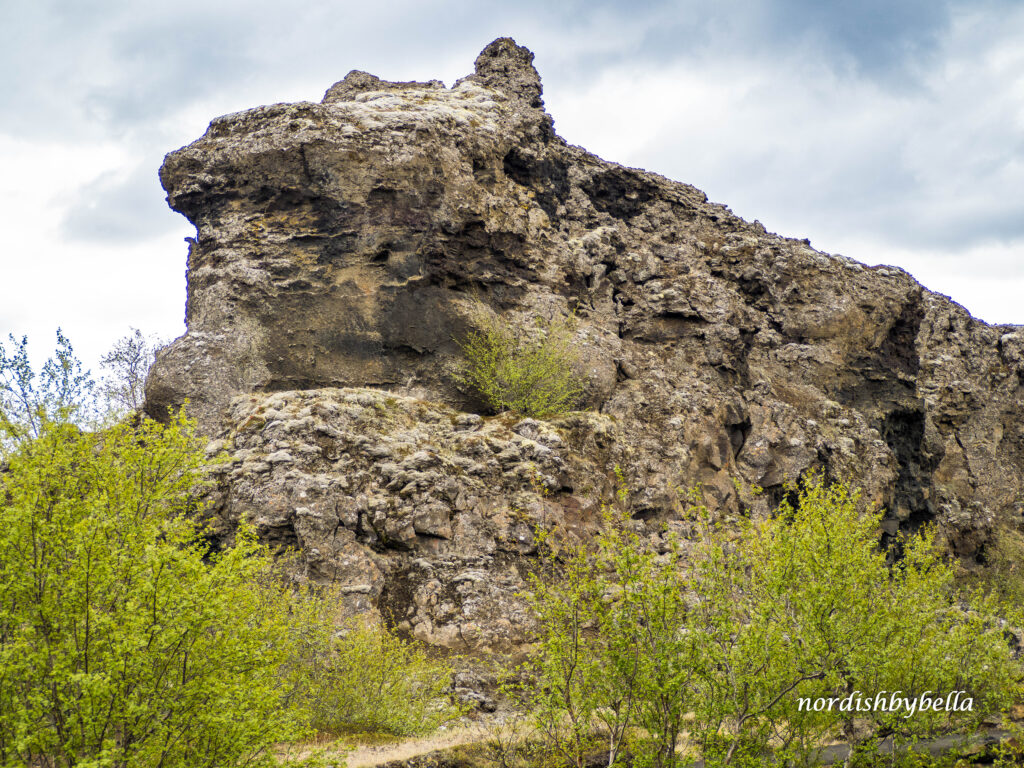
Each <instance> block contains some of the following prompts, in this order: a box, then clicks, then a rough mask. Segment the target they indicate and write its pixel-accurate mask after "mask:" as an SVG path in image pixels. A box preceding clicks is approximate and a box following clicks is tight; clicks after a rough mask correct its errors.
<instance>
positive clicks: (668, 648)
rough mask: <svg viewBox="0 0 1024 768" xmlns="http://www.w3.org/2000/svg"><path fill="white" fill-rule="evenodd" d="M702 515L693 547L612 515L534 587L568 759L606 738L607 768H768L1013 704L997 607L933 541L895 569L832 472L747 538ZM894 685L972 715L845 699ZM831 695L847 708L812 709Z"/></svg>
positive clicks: (544, 714)
mask: <svg viewBox="0 0 1024 768" xmlns="http://www.w3.org/2000/svg"><path fill="white" fill-rule="evenodd" d="M691 512H692V515H693V518H694V522H696V524H697V525H696V528H697V530H698V531H699V535H698V536H697V537H696V539H695V540H694V541H690V542H682V541H678V540H675V539H673V538H672V537H670V536H669V537H666V538H664V539H663V540H662V542H661V544H660V545H659V546H658V547H657V548H656V549H655V548H652V544H651V541H649V540H646V539H641V538H640V537H639V536H638V535H637V534H636V533H635V532H634V529H633V527H632V521H631V520H630V519H629V515H628V510H623V511H621V512H620V513H618V514H606V516H605V521H604V528H603V530H602V532H601V533H600V535H599V536H598V539H597V542H596V546H593V547H589V548H588V547H582V546H578V547H568V548H566V549H564V550H563V551H561V552H560V553H558V555H557V558H556V560H557V565H558V566H560V567H561V569H562V571H563V575H562V577H561V578H559V579H546V580H540V579H538V580H537V581H536V583H535V591H534V596H533V603H534V608H535V610H536V615H537V618H538V620H539V624H540V638H539V640H540V642H539V653H538V654H537V657H536V659H535V666H534V674H535V678H536V679H535V685H534V691H535V693H534V695H533V705H534V708H535V712H536V717H537V719H538V723H539V725H540V732H541V733H542V734H543V735H544V736H545V737H546V741H547V742H548V743H549V744H550V745H551V751H553V752H555V753H556V754H558V755H559V756H560V757H562V758H563V759H565V760H566V761H567V762H569V763H570V764H572V765H576V766H581V765H583V764H584V763H585V762H586V760H587V755H588V752H589V751H593V749H594V747H595V745H596V744H597V743H600V744H601V745H602V747H601V748H602V749H604V750H606V751H607V754H608V760H609V765H611V764H612V763H614V761H615V760H616V758H617V757H618V756H620V755H622V754H623V752H624V750H625V749H626V744H627V743H628V750H629V752H630V753H631V754H632V756H633V760H634V764H636V765H653V766H658V767H659V768H661V767H666V768H667V767H671V766H676V765H680V764H681V763H682V762H684V761H683V755H682V754H681V751H680V750H681V749H683V748H687V747H689V748H691V749H697V750H699V751H700V753H701V756H702V757H703V759H704V764H705V765H706V766H716V765H760V764H763V762H764V760H765V755H766V753H767V752H769V751H774V752H775V753H776V758H780V759H786V760H790V761H794V762H795V763H796V764H812V763H813V762H814V761H815V760H816V758H817V755H818V751H819V749H820V745H821V744H822V743H823V740H826V738H827V737H841V738H844V739H845V740H847V741H848V742H849V743H850V744H851V745H852V746H853V747H855V748H858V749H859V748H862V747H865V746H868V745H869V744H870V742H871V740H872V739H873V738H876V737H877V736H880V735H885V734H891V735H893V736H894V737H895V738H896V739H897V740H898V741H901V742H902V743H906V742H912V741H913V740H915V739H919V738H922V737H924V736H926V735H928V734H930V733H933V732H936V731H937V730H940V729H944V728H962V729H969V728H972V727H974V726H975V725H976V724H977V723H978V722H979V721H980V719H982V718H983V717H985V716H986V715H988V714H990V713H992V712H996V711H999V710H1000V709H1002V708H1004V707H1005V706H1007V705H1008V704H1009V703H1011V701H1012V696H1013V695H1014V694H1015V693H1016V692H1017V686H1018V682H1019V679H1020V669H1019V665H1018V664H1017V662H1015V661H1014V659H1013V658H1012V654H1011V650H1010V648H1009V646H1008V644H1007V642H1006V639H1005V637H1004V635H1003V632H1002V628H1001V624H1000V622H999V620H998V618H997V615H996V614H997V605H996V604H995V602H994V601H993V600H991V599H989V598H986V597H984V596H975V597H972V598H970V600H969V601H968V604H967V605H964V604H962V602H961V600H962V597H961V596H959V595H958V594H957V593H955V592H954V590H953V574H954V564H952V563H949V562H946V561H945V560H943V558H942V557H941V555H940V553H939V551H938V549H937V547H936V546H935V542H934V536H933V533H932V532H931V531H929V530H924V531H922V532H921V533H920V534H918V535H916V536H911V537H908V538H907V540H906V541H905V542H904V547H903V552H904V554H903V557H902V559H901V560H900V561H899V562H898V563H897V564H896V565H894V566H891V567H890V566H889V565H888V564H887V562H886V554H885V552H884V551H882V550H881V549H880V548H879V546H878V530H879V523H880V515H879V514H877V513H870V512H868V513H865V512H863V511H862V505H861V504H860V503H859V498H858V497H857V495H856V494H855V493H853V492H851V491H849V490H848V489H847V488H846V487H845V486H843V485H841V484H836V485H831V486H826V485H825V484H824V483H823V482H822V481H821V480H820V478H811V479H810V480H808V481H807V482H805V483H804V484H803V485H802V487H801V488H800V489H799V500H798V502H797V504H796V505H790V504H789V503H788V502H784V503H783V504H782V505H781V506H780V507H779V509H778V510H777V512H776V514H775V515H774V516H773V517H771V518H770V519H767V520H761V521H746V522H744V523H741V524H740V525H739V526H738V530H737V529H736V528H733V529H730V530H726V529H724V528H722V527H720V526H717V525H715V524H714V523H713V522H712V520H711V516H710V515H709V514H708V512H707V510H705V509H704V508H703V507H702V506H700V505H699V504H696V505H695V506H694V507H693V508H692V510H691ZM659 550H660V553H659ZM553 564H554V562H553ZM552 570H554V569H552ZM883 691H884V692H886V698H887V699H889V698H890V697H891V696H892V695H893V694H895V693H896V692H900V696H901V697H903V698H905V699H911V698H916V697H920V696H921V695H922V694H926V693H928V692H930V694H931V695H932V696H933V697H935V696H938V695H940V694H941V695H942V696H945V694H946V693H948V692H952V691H964V692H966V693H965V696H969V697H972V699H973V705H974V706H973V709H972V711H959V712H958V711H935V710H934V709H933V710H931V711H928V712H924V711H920V712H916V713H914V714H913V715H912V716H907V713H908V710H907V709H906V708H904V709H902V710H891V709H872V710H863V711H850V710H849V708H846V709H844V708H843V707H841V706H840V705H839V702H840V701H841V700H842V699H844V698H846V697H848V696H851V695H860V696H861V697H863V698H874V697H875V695H876V694H879V693H882V692H883ZM818 698H822V699H830V700H832V702H833V704H832V705H831V706H829V707H827V708H817V709H815V708H811V707H809V706H807V701H813V700H815V699H818ZM801 700H804V703H801ZM684 731H685V732H686V734H685V738H684Z"/></svg>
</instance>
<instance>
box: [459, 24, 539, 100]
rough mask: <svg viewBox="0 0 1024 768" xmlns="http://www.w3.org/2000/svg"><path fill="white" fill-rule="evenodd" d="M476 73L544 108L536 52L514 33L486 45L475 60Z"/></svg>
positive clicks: (494, 86)
mask: <svg viewBox="0 0 1024 768" xmlns="http://www.w3.org/2000/svg"><path fill="white" fill-rule="evenodd" d="M475 67H476V77H477V78H478V79H479V80H480V81H481V82H482V83H484V84H485V85H488V86H490V87H491V88H495V89H497V90H501V91H505V92H506V93H508V94H510V95H514V96H518V97H519V98H522V99H523V100H524V101H526V102H527V103H528V104H529V105H530V106H531V107H537V108H538V109H539V108H543V106H544V102H543V101H542V100H541V93H542V90H543V89H542V88H541V84H540V75H539V74H538V73H537V70H536V69H535V68H534V66H533V52H532V51H530V50H529V49H528V48H524V47H523V46H521V45H517V44H516V41H515V40H513V39H512V38H511V37H499V38H498V39H497V40H495V41H494V42H493V43H491V44H490V45H488V46H487V47H486V48H484V49H483V50H482V51H481V52H480V55H479V56H477V57H476V62H475Z"/></svg>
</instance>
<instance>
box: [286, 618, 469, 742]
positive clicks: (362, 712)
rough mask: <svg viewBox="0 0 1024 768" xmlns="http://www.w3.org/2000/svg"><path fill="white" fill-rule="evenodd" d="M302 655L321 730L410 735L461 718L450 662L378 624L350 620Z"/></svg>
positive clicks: (307, 688)
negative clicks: (335, 633)
mask: <svg viewBox="0 0 1024 768" xmlns="http://www.w3.org/2000/svg"><path fill="white" fill-rule="evenodd" d="M304 656H305V662H304V664H303V667H302V674H303V676H304V678H305V684H304V685H305V692H304V696H305V697H306V700H307V701H308V704H309V707H310V709H311V711H312V717H313V724H314V726H315V727H316V728H317V730H319V731H322V732H327V733H335V734H343V733H346V732H358V731H371V732H382V733H391V734H395V735H398V736H410V735H416V734H422V733H427V732H429V731H433V730H435V729H436V728H437V727H438V726H440V725H442V724H444V723H447V722H450V721H451V720H454V719H456V718H458V717H460V716H461V715H462V714H463V711H462V709H461V708H460V707H459V706H457V705H456V704H455V703H453V702H452V701H451V699H450V690H451V683H452V668H451V666H450V664H448V663H447V662H446V661H444V660H443V659H432V658H430V657H429V656H428V655H427V654H426V652H425V651H424V650H423V648H422V647H420V646H419V645H417V644H415V643H413V642H409V641H405V640H402V639H401V638H399V637H397V636H396V635H394V634H393V633H392V632H390V631H388V630H387V629H385V628H383V627H380V626H378V625H375V624H369V623H363V622H359V621H353V622H350V623H349V625H348V627H347V628H346V629H344V630H343V631H342V632H340V633H339V634H338V636H336V637H335V638H333V639H332V640H330V641H329V642H328V643H327V644H326V645H324V644H320V645H316V644H314V645H311V646H309V647H307V648H306V651H305V653H304Z"/></svg>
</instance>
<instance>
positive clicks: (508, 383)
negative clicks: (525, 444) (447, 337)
mask: <svg viewBox="0 0 1024 768" xmlns="http://www.w3.org/2000/svg"><path fill="white" fill-rule="evenodd" d="M473 320H474V322H475V324H476V326H477V329H476V330H474V331H471V332H470V333H469V334H468V335H467V337H466V339H465V340H464V341H462V342H461V343H460V347H461V348H462V352H463V355H464V356H465V364H464V367H463V370H462V372H461V374H460V378H461V381H462V383H464V384H466V385H468V386H469V387H471V388H472V389H474V390H476V391H477V392H478V393H479V395H480V396H481V397H482V398H483V399H484V401H485V402H486V403H487V405H488V406H489V407H490V408H492V409H493V410H494V411H495V412H498V413H500V412H502V411H514V412H516V413H519V414H522V415H524V416H531V417H533V418H540V419H544V418H550V417H552V416H557V415H559V414H562V413H565V412H566V411H569V410H571V409H572V408H573V407H574V406H576V405H577V404H578V403H579V401H580V398H581V396H582V394H583V387H582V385H581V383H580V380H579V377H578V376H577V374H576V372H575V368H576V367H577V366H578V364H579V355H578V353H577V352H576V350H575V348H574V346H573V331H572V322H571V320H569V319H557V320H541V319H538V320H537V323H536V325H535V326H534V327H526V326H521V325H515V324H508V323H506V322H505V321H503V320H502V318H500V317H497V316H495V315H494V314H492V313H491V312H490V311H489V310H487V308H486V307H484V306H483V305H482V304H479V305H478V306H477V307H476V308H475V310H474V312H473Z"/></svg>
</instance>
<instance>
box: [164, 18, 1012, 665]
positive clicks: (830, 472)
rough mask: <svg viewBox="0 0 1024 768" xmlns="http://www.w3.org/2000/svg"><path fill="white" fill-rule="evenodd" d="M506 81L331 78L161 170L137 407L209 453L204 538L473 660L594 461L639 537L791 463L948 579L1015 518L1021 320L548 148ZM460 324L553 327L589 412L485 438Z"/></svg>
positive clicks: (546, 127)
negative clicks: (255, 543)
mask: <svg viewBox="0 0 1024 768" xmlns="http://www.w3.org/2000/svg"><path fill="white" fill-rule="evenodd" d="M532 58H533V56H532V54H531V53H530V52H529V51H527V50H526V49H524V48H521V47H519V46H517V45H516V44H515V43H514V42H513V41H512V40H510V39H507V38H503V39H500V40H496V41H495V42H493V43H491V44H490V45H489V46H488V47H487V48H486V49H485V50H484V51H483V53H481V54H480V56H479V58H478V59H477V62H476V71H475V73H474V74H472V75H469V76H468V77H466V78H463V79H462V80H459V81H458V82H457V83H455V84H454V85H453V86H452V87H451V88H446V87H445V86H444V84H442V83H441V82H439V81H431V82H427V83H416V82H409V83H390V82H385V81H382V80H380V79H378V78H376V77H374V76H372V75H369V74H367V73H365V72H352V73H350V74H349V75H348V76H347V77H346V78H345V79H344V80H342V81H341V82H340V83H337V84H335V85H334V86H332V87H331V88H330V89H329V90H328V91H327V94H326V95H325V97H324V99H323V101H322V102H321V103H319V104H314V103H307V102H303V103H297V104H275V105H271V106H264V107H258V108H256V109H251V110H248V111H245V112H240V113H237V114H232V115H227V116H225V117H221V118H218V119H216V120H214V121H213V122H212V123H211V124H210V127H209V129H208V131H207V132H206V134H205V135H204V136H203V137H202V138H200V139H199V140H198V141H196V142H194V143H193V144H190V145H189V146H187V147H184V148H183V149H180V150H178V151H176V152H173V153H171V154H170V155H168V156H167V159H166V161H165V162H164V165H163V168H162V169H161V180H162V182H163V184H164V187H165V188H166V190H167V192H168V200H169V202H170V205H171V207H172V208H174V209H175V210H177V211H179V212H181V213H183V214H184V215H185V216H187V217H188V219H189V220H190V221H192V222H193V223H194V224H195V226H196V229H197V235H196V238H195V239H194V240H192V241H191V244H190V248H189V256H188V301H187V309H186V320H187V327H188V332H187V333H186V334H185V335H184V336H183V337H181V338H180V339H178V340H177V341H175V342H174V343H173V344H171V345H170V347H169V348H167V349H165V350H164V351H163V352H162V353H160V354H159V355H158V358H157V361H156V364H155V365H154V367H153V370H152V372H151V375H150V378H149V381H148V384H147V405H146V408H147V411H148V412H149V413H150V414H151V415H153V416H156V417H162V416H163V415H164V414H166V409H167V407H168V406H177V405H180V404H181V403H182V402H184V401H185V400H186V399H188V400H189V402H190V408H191V410H192V413H193V414H194V415H195V416H197V418H198V419H199V420H200V424H201V426H202V429H203V430H204V431H205V432H206V433H207V434H209V435H210V436H211V438H216V442H215V445H216V446H219V447H225V448H227V450H228V451H229V452H230V453H231V454H232V455H233V457H234V462H235V463H234V464H233V465H231V468H230V469H229V470H225V471H224V473H223V474H222V483H221V488H220V491H219V494H220V495H219V496H218V501H217V503H216V505H215V513H216V514H217V515H219V516H220V518H221V519H222V520H224V521H225V522H227V523H231V521H233V520H236V519H237V518H238V516H239V515H241V514H243V513H245V514H250V515H251V516H253V517H254V519H256V520H257V522H258V524H259V525H260V526H261V529H262V530H263V532H264V534H265V535H266V536H268V537H269V538H271V539H275V540H280V541H281V542H282V543H290V544H298V545H299V547H300V548H301V549H302V551H303V552H304V553H305V558H306V564H305V567H306V569H307V573H308V575H309V576H310V578H313V579H315V580H319V581H338V582H340V583H342V584H343V585H345V586H346V588H350V590H349V593H348V594H349V595H350V597H351V600H352V606H351V607H352V610H361V609H372V610H382V609H385V608H386V609H387V611H388V612H389V613H390V615H391V616H392V617H393V618H394V620H395V621H396V622H399V623H402V622H404V623H405V624H406V626H407V627H409V628H410V631H414V632H415V633H416V634H418V635H420V636H422V637H424V638H425V639H428V640H430V641H431V642H435V643H439V644H443V645H450V646H459V644H460V643H461V644H462V646H468V647H472V648H480V647H495V648H498V647H506V646H512V645H515V644H516V643H517V642H520V641H522V639H523V637H525V635H524V634H523V632H524V631H525V630H524V627H525V626H526V625H525V624H524V621H525V620H524V619H523V618H522V615H523V614H522V607H521V605H520V604H519V602H517V600H518V598H516V596H515V593H516V591H517V589H519V588H521V586H522V584H523V583H524V582H523V578H524V573H525V572H526V571H528V570H529V567H530V562H531V560H530V559H531V557H532V555H531V552H530V546H531V545H530V543H529V541H528V537H527V538H525V539H524V538H522V537H521V534H522V535H525V533H524V530H525V529H524V528H523V526H521V525H520V524H519V523H520V522H522V523H523V524H524V525H526V526H527V527H528V525H529V524H531V523H534V522H536V521H537V520H538V519H540V518H545V519H546V520H547V521H548V522H549V523H551V522H552V521H554V522H555V523H559V524H562V525H563V527H568V528H572V527H573V526H576V527H577V528H579V529H580V530H584V529H586V528H587V527H588V526H590V529H592V528H593V526H594V525H595V524H596V523H595V520H596V518H597V514H598V509H599V507H600V504H601V502H602V500H603V499H608V498H609V495H610V494H611V492H612V481H611V478H612V477H613V468H614V467H615V466H616V465H618V466H619V467H620V468H621V471H622V473H623V474H624V476H625V478H626V482H627V484H628V486H629V488H630V489H631V498H630V503H631V505H632V509H633V510H634V514H635V516H636V518H637V520H638V523H637V524H638V525H639V526H641V527H644V526H647V528H648V529H649V530H650V531H651V532H652V535H653V533H654V532H655V531H656V530H660V527H661V526H662V525H663V524H664V523H666V522H668V523H672V524H682V522H681V519H680V514H679V510H680V505H679V503H678V499H679V490H680V489H685V488H688V487H691V486H693V485H694V484H697V483H700V484H702V486H703V488H704V491H705V496H706V498H707V500H708V502H709V503H710V504H711V505H712V506H713V507H715V508H717V509H718V510H719V511H720V512H721V514H723V515H730V514H737V513H741V512H743V513H753V514H764V513H766V512H767V511H768V510H769V509H770V508H771V507H772V506H773V505H774V504H775V503H777V502H778V501H779V500H780V499H781V498H783V496H784V495H785V494H786V493H787V491H786V487H785V486H786V483H787V482H788V481H793V480H795V479H797V478H798V477H800V476H801V475H803V474H804V473H807V472H808V471H813V470H818V471H821V472H823V473H825V475H826V476H827V477H830V478H846V479H852V480H853V481H854V482H855V483H856V484H857V485H859V486H861V487H862V488H863V489H864V492H865V496H866V498H867V499H868V500H870V501H875V502H879V503H881V504H883V505H885V507H886V509H887V518H886V520H885V523H884V530H885V534H886V535H889V536H891V535H893V534H895V533H896V532H897V531H899V530H900V529H913V528H915V527H916V526H918V525H920V524H921V523H922V522H925V521H936V522H937V523H938V524H939V526H940V529H941V530H942V532H943V534H944V535H945V539H946V541H947V542H948V544H949V546H950V547H951V548H952V550H953V551H954V552H956V553H957V554H959V555H961V556H963V557H965V558H967V560H968V561H970V560H971V559H972V558H973V559H976V558H980V557H982V556H983V551H984V546H985V543H986V541H988V540H989V538H990V536H991V535H992V530H993V526H995V525H997V523H999V524H1010V523H1012V522H1013V521H1019V519H1020V517H1021V514H1022V495H1021V494H1022V489H1024V426H1022V425H1024V418H1022V416H1024V404H1022V395H1024V389H1022V382H1024V331H1022V329H1021V328H1020V327H1015V326H989V325H986V324H984V323H982V322H979V321H977V320H975V319H973V318H972V317H971V316H970V315H969V314H968V313H967V312H966V311H965V310H964V309H963V308H962V307H961V306H959V305H958V304H956V303H954V302H952V301H951V300H950V299H949V298H947V297H945V296H941V295H939V294H936V293H933V292H931V291H928V290H926V289H925V288H923V287H922V286H921V285H919V284H918V283H917V282H916V281H915V280H914V279H913V278H912V277H911V276H910V275H909V274H907V273H906V272H904V271H903V270H901V269H897V268H894V267H887V266H877V267H868V266H865V265H864V264H861V263H859V262H856V261H853V260H852V259H849V258H845V257H842V256H836V255H829V254H825V253H821V252H818V251H816V250H814V249H813V248H811V247H810V245H809V243H808V242H807V241H802V240H794V239H788V238H785V237H780V236H778V235H775V234H772V233H769V232H766V231H765V229H764V227H763V226H761V225H760V224H759V223H758V222H753V223H750V222H746V221H744V220H742V219H740V218H738V217H736V216H735V215H733V214H732V213H731V212H730V211H729V209H728V208H726V207H724V206H721V205H717V204H713V203H710V202H708V200H707V198H706V197H705V195H704V194H703V193H701V192H700V191H699V190H697V189H695V188H693V187H691V186H688V185H686V184H681V183H677V182H673V181H669V180H668V179H665V178H663V177H661V176H657V175H655V174H652V173H647V172H645V171H641V170H636V169H631V168H625V167H622V166H620V165H616V164H614V163H610V162H606V161H604V160H602V159H600V158H598V157H595V156H594V155H592V154H589V153H588V152H586V151H585V150H584V149H581V148H579V147H575V146H571V145H569V144H567V143H566V142H565V141H564V140H562V139H561V138H560V137H558V136H557V135H556V134H555V132H554V129H553V121H552V119H551V117H550V116H549V115H548V114H547V113H546V112H545V111H544V105H543V101H542V99H541V85H540V78H539V76H538V75H537V72H536V71H535V70H534V68H533V66H532ZM477 301H482V302H484V304H485V305H486V306H487V307H489V311H492V312H494V313H496V314H498V315H500V316H501V318H503V320H504V321H506V322H509V323H521V322H529V321H530V320H532V319H533V318H535V317H537V316H541V317H546V318H554V317H561V316H566V315H568V314H570V313H572V314H574V315H575V318H576V325H575V327H576V331H575V333H576V337H575V344H576V346H577V348H578V349H579V350H580V353H581V359H582V364H581V366H580V370H579V373H580V375H581V376H582V377H583V380H584V382H585V387H586V407H587V409H588V410H589V412H588V413H584V414H577V415H575V416H572V417H568V418H567V419H563V420H562V421H560V422H555V423H552V424H548V425H545V424H543V423H539V422H526V421H517V420H515V419H509V418H508V417H504V416H502V417H495V416H487V415H486V414H485V412H484V411H483V410H482V408H481V405H480V403H478V402H476V401H475V400H474V398H473V395H472V393H471V392H467V391H466V390H465V389H464V388H462V387H461V386H460V385H459V383H458V379H457V378H456V377H455V376H453V373H454V371H455V369H456V366H457V365H458V359H459V347H458V344H457V341H456V340H457V339H459V338H461V336H462V334H464V333H465V332H466V330H467V327H468V325H469V323H470V317H471V308H472V307H473V306H474V302H477ZM474 412H475V413H478V414H484V416H485V417H484V418H482V419H481V418H479V417H478V416H477V415H475V413H474ZM545 436H548V437H547V438H545ZM551 436H554V437H551ZM555 438H557V439H555ZM538 478H541V479H540V480H538ZM736 480H738V481H739V482H734V481H736ZM538 483H541V484H542V486H543V491H541V490H539V488H538V485H537V484H538ZM751 485H758V486H761V487H762V488H764V489H765V493H763V494H761V495H754V494H753V493H751V492H750V491H749V490H748V487H749V486H751ZM538 516H539V517H538ZM545 516H547V517H545ZM517 520H518V521H519V522H517ZM228 527H230V526H228ZM534 559H535V558H534Z"/></svg>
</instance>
